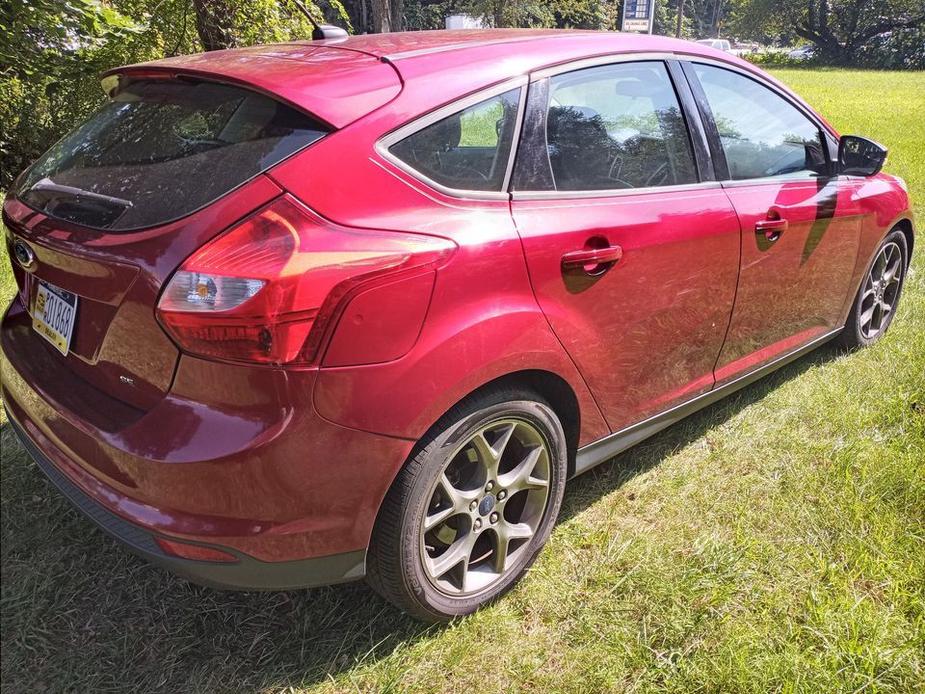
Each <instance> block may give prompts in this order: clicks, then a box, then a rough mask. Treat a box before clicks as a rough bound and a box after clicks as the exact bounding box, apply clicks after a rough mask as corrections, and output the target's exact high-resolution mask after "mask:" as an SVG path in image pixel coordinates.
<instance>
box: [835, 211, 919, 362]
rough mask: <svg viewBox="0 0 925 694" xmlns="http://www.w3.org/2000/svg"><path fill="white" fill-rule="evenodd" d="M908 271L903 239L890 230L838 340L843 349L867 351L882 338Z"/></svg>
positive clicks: (901, 235)
mask: <svg viewBox="0 0 925 694" xmlns="http://www.w3.org/2000/svg"><path fill="white" fill-rule="evenodd" d="M908 267H909V248H908V245H907V244H906V237H905V235H904V234H903V233H902V231H900V230H899V229H893V230H892V231H891V232H890V233H889V234H887V235H886V238H884V239H883V241H882V242H881V243H880V245H879V246H878V247H877V252H876V253H874V259H873V261H872V262H871V265H870V267H869V268H867V272H866V273H865V275H864V279H863V280H862V281H861V286H860V287H859V288H858V293H857V294H856V295H855V297H854V302H853V303H852V304H851V311H850V312H849V313H848V320H847V321H846V322H845V329H844V330H843V331H842V332H841V335H839V336H838V343H839V344H840V345H841V346H842V347H844V348H846V349H856V348H858V347H867V346H868V345H872V344H873V343H875V342H876V341H877V340H879V339H880V338H881V337H883V335H884V334H885V333H886V331H887V329H888V328H889V327H890V324H891V323H892V322H893V318H894V317H895V316H896V309H897V307H898V305H899V299H900V296H901V295H902V288H903V283H904V282H905V279H906V269H907V268H908ZM893 268H895V270H893V275H892V276H891V277H890V276H889V272H890V270H891V269H893ZM887 277H889V281H887ZM885 306H889V310H888V311H885V310H884V307H885Z"/></svg>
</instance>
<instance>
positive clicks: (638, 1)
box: [621, 0, 655, 34]
mask: <svg viewBox="0 0 925 694" xmlns="http://www.w3.org/2000/svg"><path fill="white" fill-rule="evenodd" d="M654 4H655V2H654V0H624V3H623V24H622V26H621V30H622V31H636V32H639V33H642V34H651V33H652V19H653V15H654V12H653V11H652V10H653V7H652V6H653V5H654Z"/></svg>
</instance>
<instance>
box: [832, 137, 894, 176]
mask: <svg viewBox="0 0 925 694" xmlns="http://www.w3.org/2000/svg"><path fill="white" fill-rule="evenodd" d="M885 161H886V147H884V146H883V145H881V144H879V143H877V142H874V141H873V140H868V139H867V138H865V137H858V136H857V135H845V136H843V137H842V138H841V139H840V140H839V141H838V173H840V174H844V175H846V176H874V175H876V174H877V173H879V171H880V169H882V168H883V163H884V162H885Z"/></svg>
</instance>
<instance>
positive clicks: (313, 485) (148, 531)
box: [0, 300, 414, 589]
mask: <svg viewBox="0 0 925 694" xmlns="http://www.w3.org/2000/svg"><path fill="white" fill-rule="evenodd" d="M32 337H35V338H37V339H31V338H32ZM0 346H2V351H3V356H4V357H5V358H3V359H0V393H2V397H3V404H4V407H5V409H6V411H7V413H8V415H9V418H10V421H11V422H12V423H13V424H14V427H15V429H16V432H17V434H18V435H19V437H20V438H21V439H22V440H23V441H24V445H25V446H26V448H27V449H28V450H29V452H30V454H31V455H32V457H33V458H35V459H36V461H37V462H38V464H39V466H40V467H41V468H42V469H43V470H44V471H45V472H46V474H47V475H48V477H49V478H50V479H51V480H52V481H53V482H54V483H55V484H56V485H57V486H58V487H59V488H60V489H61V490H62V492H63V493H64V494H65V495H66V496H67V497H68V498H69V499H70V500H71V501H72V502H73V503H74V504H75V505H77V506H78V507H79V508H80V509H81V510H83V511H84V513H86V514H87V515H88V516H90V517H91V518H92V519H93V520H95V521H96V522H97V523H98V524H99V525H100V526H101V527H103V529H104V530H106V531H107V532H109V533H110V534H112V535H114V536H116V537H117V538H118V539H119V540H121V541H122V542H124V543H125V544H127V545H129V547H130V548H131V549H133V550H134V551H135V552H136V553H138V554H141V555H142V556H144V557H146V558H147V559H149V560H151V561H153V562H154V563H157V564H161V565H164V566H166V567H168V568H170V569H172V570H174V571H176V572H177V573H180V574H183V575H185V576H187V577H189V578H191V579H193V580H195V581H197V582H200V583H207V584H209V585H214V586H223V587H229V588H241V589H283V588H295V587H307V586H314V585H320V584H327V583H336V582H341V581H347V580H351V579H354V578H360V577H362V575H363V570H364V556H365V552H366V547H367V546H368V543H369V538H370V536H371V533H372V527H373V524H374V522H375V519H376V515H377V513H378V509H379V505H380V503H381V501H382V499H383V497H384V496H385V493H386V492H387V490H388V488H389V485H390V484H391V482H392V480H393V479H394V476H395V474H396V473H397V472H398V470H399V469H400V467H401V465H402V464H403V462H404V460H405V459H406V458H407V456H408V453H409V452H410V450H411V448H412V446H413V445H414V442H412V441H408V440H405V439H397V438H394V437H384V436H378V435H375V434H370V433H367V432H363V431H358V430H355V429H349V428H346V427H342V426H338V425H336V424H332V423H331V422H328V421H327V420H325V419H324V418H322V417H320V416H319V415H318V414H317V413H316V412H315V410H314V407H313V405H312V391H313V386H314V382H315V378H316V375H317V373H316V372H315V371H312V370H303V371H285V370H280V369H267V368H256V367H247V366H236V365H230V364H220V363H215V362H209V361H204V360H198V359H191V358H188V357H182V358H181V359H180V363H179V364H178V368H177V373H176V375H175V377H174V382H173V385H172V388H171V392H170V393H169V394H168V395H167V396H166V397H164V398H163V399H162V400H161V401H160V402H159V403H157V404H156V405H154V406H153V407H152V408H151V409H149V410H146V411H142V410H137V409H134V408H127V407H126V406H125V405H124V404H120V401H118V400H117V399H115V398H113V397H112V396H111V395H108V394H107V393H104V392H102V391H99V390H98V389H95V388H92V387H91V386H89V385H88V384H86V383H85V382H81V381H80V379H79V377H77V376H75V375H74V373H73V372H71V371H70V370H69V369H68V368H67V364H66V363H65V362H64V360H62V359H60V355H58V354H57V353H55V352H53V349H54V348H52V347H51V346H46V344H45V342H44V341H43V340H41V338H38V336H36V335H31V333H30V328H29V321H28V314H26V313H25V311H24V309H23V307H22V306H21V304H19V302H18V300H16V301H14V303H13V305H12V306H11V307H10V309H9V311H8V312H7V314H6V316H4V318H3V322H2V325H0ZM158 537H160V538H165V539H168V540H173V541H179V542H183V543H187V544H192V545H203V546H206V547H213V548H217V549H220V550H222V551H224V552H226V553H229V554H232V555H233V556H235V557H237V558H238V561H237V562H233V563H221V562H205V561H191V560H189V559H180V558H177V557H174V556H172V555H171V554H166V553H165V552H164V551H163V550H162V549H161V548H160V546H159V545H158V544H157V543H156V542H155V540H154V538H158Z"/></svg>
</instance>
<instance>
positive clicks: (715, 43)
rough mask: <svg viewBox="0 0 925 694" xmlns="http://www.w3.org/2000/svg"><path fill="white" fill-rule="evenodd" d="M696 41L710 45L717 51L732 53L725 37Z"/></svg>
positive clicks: (703, 44)
mask: <svg viewBox="0 0 925 694" xmlns="http://www.w3.org/2000/svg"><path fill="white" fill-rule="evenodd" d="M697 43H699V44H700V45H701V46H710V47H711V48H715V49H716V50H718V51H725V52H726V53H732V45H731V44H730V43H729V41H727V40H726V39H700V40H699V41H697Z"/></svg>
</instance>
